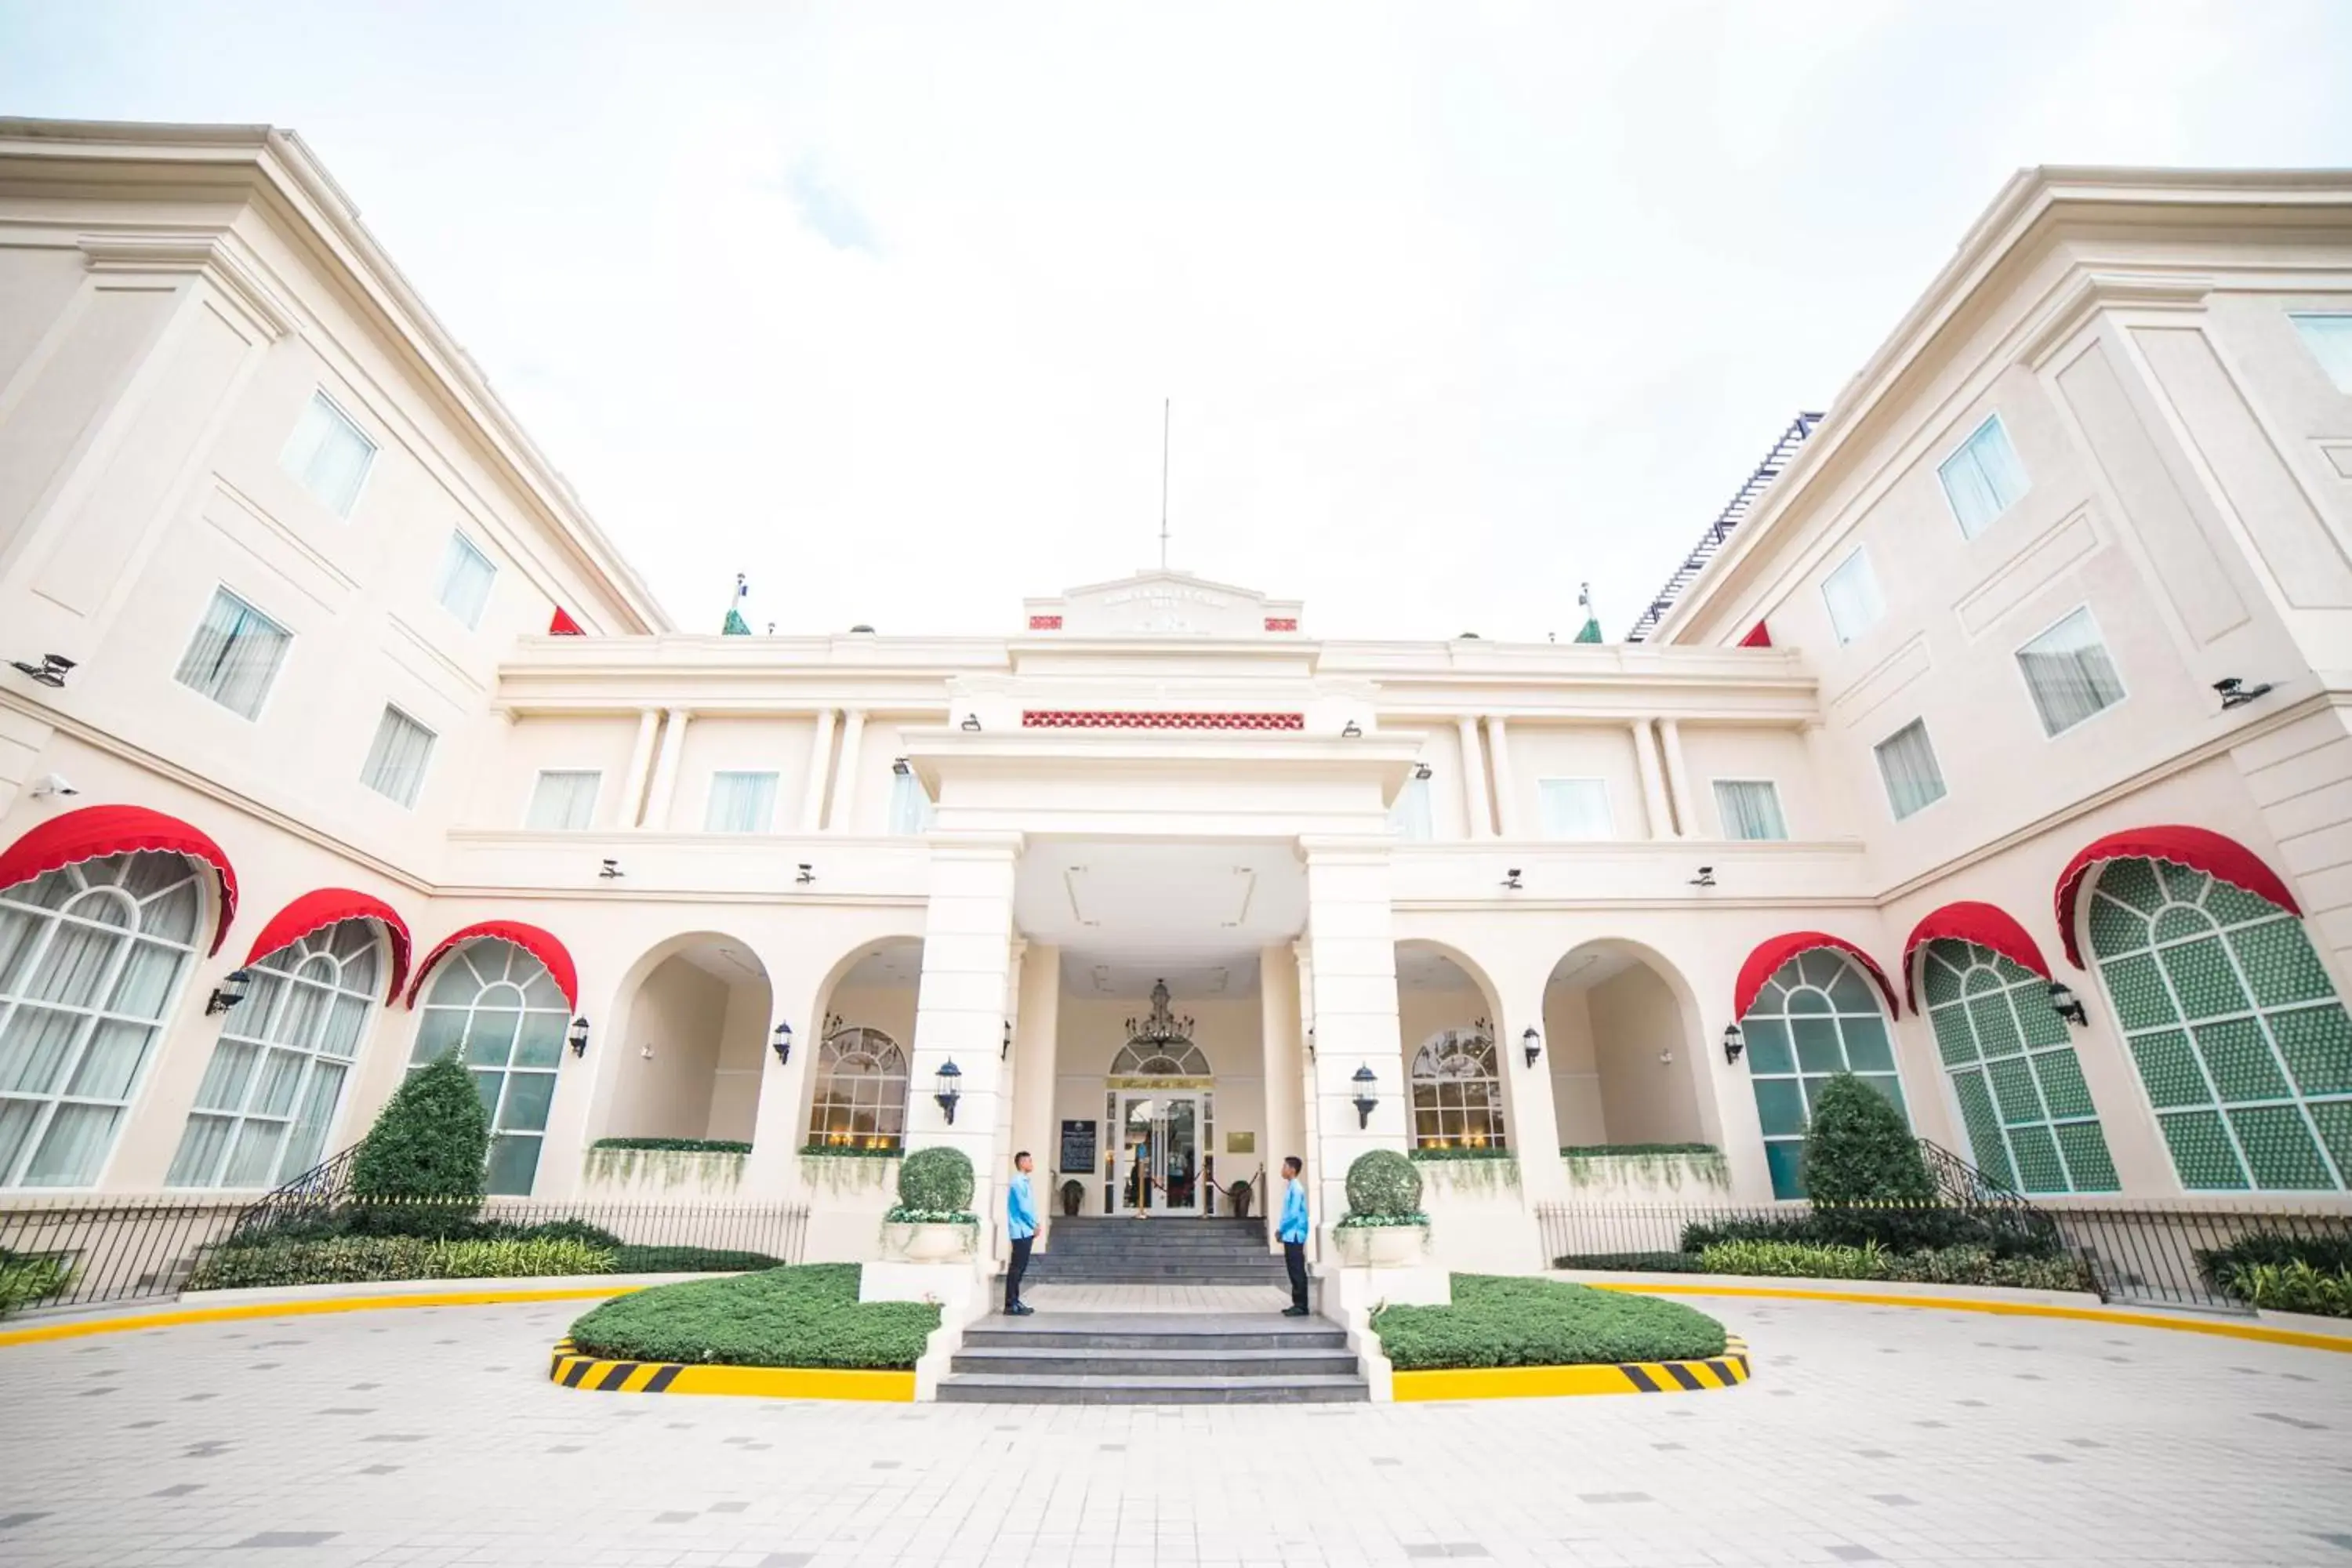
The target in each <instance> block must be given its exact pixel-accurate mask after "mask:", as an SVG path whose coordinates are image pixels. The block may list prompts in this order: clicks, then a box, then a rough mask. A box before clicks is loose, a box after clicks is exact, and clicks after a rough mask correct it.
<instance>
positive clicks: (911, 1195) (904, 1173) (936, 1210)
mask: <svg viewBox="0 0 2352 1568" xmlns="http://www.w3.org/2000/svg"><path fill="white" fill-rule="evenodd" d="M898 1206H899V1207H900V1208H902V1209H909V1210H913V1211H916V1212H918V1213H923V1214H942V1215H945V1214H961V1213H962V1212H963V1211H965V1210H966V1209H969V1208H970V1207H971V1156H970V1155H969V1154H966V1153H965V1152H963V1151H962V1150H961V1149H953V1148H948V1147H945V1146H941V1147H939V1148H932V1149H918V1150H916V1151H915V1152H913V1153H911V1154H909V1155H908V1156H907V1159H906V1163H904V1164H902V1165H900V1166H899V1167H898Z"/></svg>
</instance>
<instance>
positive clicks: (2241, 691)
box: [16, 664, 2271, 713]
mask: <svg viewBox="0 0 2352 1568" xmlns="http://www.w3.org/2000/svg"><path fill="white" fill-rule="evenodd" d="M16 668H18V669H22V668H25V667H24V666H23V665H21V664H20V665H18V666H17V667H16ZM33 679H36V680H38V679H41V678H40V677H39V676H35V677H33ZM58 684H60V685H62V684H63V682H58ZM2213 689H2214V690H2216V691H2218V692H2220V693H2221V711H2222V712H2224V713H2227V712H2228V711H2229V710H2231V709H2232V708H2243V707H2244V706H2245V705H2246V704H2247V703H2249V702H2252V700H2254V699H2255V698H2257V697H2267V696H2269V695H2270V691H2271V683H2270V682H2269V681H2267V680H2265V681H2263V683H2262V684H2261V685H2260V686H2249V685H2247V684H2246V683H2245V682H2244V681H2242V680H2241V679H2238V678H2237V677H2236V676H2234V675H2232V676H2229V677H2227V678H2225V679H2221V680H2217V681H2215V682H2214V683H2213Z"/></svg>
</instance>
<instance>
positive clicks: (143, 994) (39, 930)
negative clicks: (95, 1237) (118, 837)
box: [0, 853, 210, 1187]
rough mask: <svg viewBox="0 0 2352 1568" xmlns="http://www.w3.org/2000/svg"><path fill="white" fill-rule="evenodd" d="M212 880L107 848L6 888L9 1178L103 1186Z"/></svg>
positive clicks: (0, 1080)
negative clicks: (206, 883)
mask: <svg viewBox="0 0 2352 1568" xmlns="http://www.w3.org/2000/svg"><path fill="white" fill-rule="evenodd" d="M209 874H210V873H209V872H208V871H205V870H204V869H202V868H198V867H197V866H196V865H195V864H194V863H193V862H192V861H190V860H188V859H186V858H184V857H182V856H178V855H161V854H144V853H142V854H131V855H110V856H108V857H106V858H104V859H100V860H84V861H82V862H80V863H79V865H73V866H67V867H64V868H60V869H58V870H55V871H50V872H47V873H45V874H43V875H41V876H38V877H36V878H34V879H32V880H31V881H29V882H19V883H17V884H16V886H15V887H13V888H5V889H0V1186H9V1187H13V1186H26V1187H86V1186H89V1185H90V1184H92V1183H94V1182H96V1181H97V1180H98V1173H99V1170H100V1167H101V1166H102V1165H104V1164H105V1163H106V1156H107V1154H108V1153H109V1152H110V1151H111V1150H112V1149H113V1147H114V1137H115V1133H116V1132H117V1131H119V1130H120V1128H121V1121H122V1115H123V1112H124V1110H126V1109H128V1108H129V1106H130V1104H131V1091H132V1089H134V1088H135V1087H136V1086H137V1084H138V1082H139V1072H140V1068H142V1066H143V1065H144V1064H145V1063H146V1060H147V1057H148V1053H149V1052H150V1051H152V1049H153V1048H154V1045H155V1038H156V1036H157V1034H158V1032H159V1031H160V1030H161V1028H162V1025H163V1016H164V1014H165V1012H166V1011H167V1010H168V1009H169V1008H170V1006H171V1005H172V1001H173V997H175V996H177V995H178V994H179V989H180V978H181V976H182V975H183V974H184V973H186V972H187V967H188V961H189V959H190V958H191V957H192V956H194V952H195V944H196V931H197V923H198V921H201V920H202V919H203V917H204V907H205V899H204V892H203V887H202V882H201V880H200V879H202V878H203V877H205V876H208V875H209Z"/></svg>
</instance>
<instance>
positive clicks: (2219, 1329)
mask: <svg viewBox="0 0 2352 1568" xmlns="http://www.w3.org/2000/svg"><path fill="white" fill-rule="evenodd" d="M1586 1283H1588V1284H1590V1285H1591V1287H1592V1288H1593V1289H1596V1290H1622V1291H1625V1292H1627V1293H1628V1294H1630V1295H1635V1296H1769V1297H1773V1298H1775V1299H1778V1300H1790V1301H1851V1302H1856V1303H1859V1304H1861V1305H1863V1306H1865V1307H1928V1308H1934V1309H1936V1310H1939V1311H1947V1312H1990V1313H1991V1314H1993V1315H1994V1316H1995V1317H2002V1318H2072V1319H2074V1320H2075V1321H2080V1322H2085V1323H2127V1324H2130V1325H2132V1326H2134V1327H2137V1328H2142V1329H2170V1330H2172V1331H2174V1332H2176V1333H2183V1334H2218V1335H2220V1336H2221V1338H2223V1339H2230V1340H2258V1341H2260V1342H2263V1344H2271V1345H2300V1346H2301V1347H2303V1348H2304V1349H2305V1350H2314V1351H2335V1352H2337V1353H2339V1354H2345V1355H2352V1337H2346V1336H2343V1335H2338V1334H2306V1333H2302V1332H2299V1331H2296V1330H2294V1329H2272V1328H2264V1327H2263V1326H2261V1325H2259V1324H2255V1323H2221V1322H2209V1321H2204V1320H2202V1319H2197V1318H2174V1317H2165V1316H2159V1315H2158V1314H2157V1313H2154V1312H2123V1311H2116V1310H2111V1309H2108V1308H2105V1307H2051V1306H2044V1305H2043V1304H2042V1303H2041V1302H2038V1301H1978V1300H1970V1299H1969V1298H1967V1297H1962V1296H1883V1295H1879V1294H1877V1293H1876V1292H1874V1291H1869V1290H1791V1289H1781V1288H1780V1287H1777V1286H1763V1285H1654V1284H1650V1283H1647V1282H1643V1283H1639V1284H1636V1283H1633V1282H1631V1281H1619V1280H1611V1281H1608V1282H1607V1283H1603V1282H1602V1281H1601V1280H1598V1279H1593V1280H1588V1281H1586ZM1398 1375H1399V1376H1402V1375H1403V1374H1402V1373H1399V1374H1398Z"/></svg>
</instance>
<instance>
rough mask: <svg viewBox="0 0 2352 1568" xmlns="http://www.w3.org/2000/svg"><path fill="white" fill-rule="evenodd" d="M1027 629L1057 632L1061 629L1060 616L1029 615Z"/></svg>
mask: <svg viewBox="0 0 2352 1568" xmlns="http://www.w3.org/2000/svg"><path fill="white" fill-rule="evenodd" d="M1029 629H1030V630H1031V631H1033V632H1058V631H1060V630H1061V629H1062V617H1061V616H1030V617H1029Z"/></svg>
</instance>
